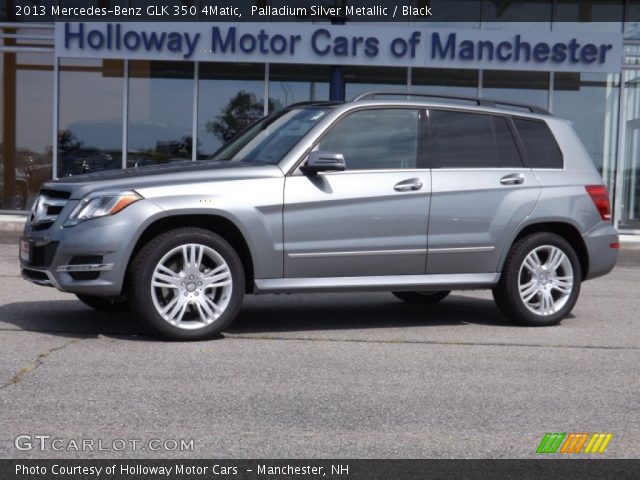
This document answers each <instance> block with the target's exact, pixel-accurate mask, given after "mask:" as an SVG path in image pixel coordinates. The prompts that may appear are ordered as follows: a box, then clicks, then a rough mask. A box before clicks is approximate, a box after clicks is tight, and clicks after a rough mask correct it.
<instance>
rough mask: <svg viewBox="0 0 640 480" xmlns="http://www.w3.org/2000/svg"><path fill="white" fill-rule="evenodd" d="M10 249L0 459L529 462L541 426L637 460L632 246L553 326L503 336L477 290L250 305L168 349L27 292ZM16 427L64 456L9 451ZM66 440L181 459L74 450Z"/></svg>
mask: <svg viewBox="0 0 640 480" xmlns="http://www.w3.org/2000/svg"><path fill="white" fill-rule="evenodd" d="M5 235H6V234H5ZM13 242H14V238H9V237H5V238H4V242H3V241H2V240H0V457H4V458H6V457H24V458H44V457H48V458H52V457H69V458H81V457H98V458H100V457H101V458H112V457H131V456H134V457H140V456H150V457H159V456H165V457H199V458H205V457H226V458H234V457H235V458H242V457H297V458H302V457H343V458H344V457H349V458H354V457H378V458H380V457H382V458H393V457H420V458H423V457H436V458H449V457H531V456H534V454H533V452H534V450H535V447H536V446H537V444H538V442H539V441H540V438H541V437H542V435H543V434H544V433H545V432H548V431H585V432H594V431H598V432H612V433H613V435H614V436H613V440H612V441H611V443H610V446H609V447H608V449H607V452H606V454H605V455H606V456H607V457H627V458H638V457H639V456H640V395H639V394H638V390H639V387H640V381H639V375H638V372H639V370H638V365H639V363H640V362H639V361H640V334H639V333H638V327H639V325H640V321H639V320H638V318H640V317H639V315H638V312H639V311H640V296H639V295H638V292H639V291H640V250H635V251H626V252H624V254H623V256H622V259H621V261H620V263H619V266H618V267H616V269H615V271H614V273H613V274H611V275H610V276H608V277H605V278H603V279H599V280H595V281H592V282H588V283H586V284H584V286H583V293H582V296H581V299H580V301H579V302H578V305H577V307H576V308H575V310H574V315H573V316H572V317H571V318H568V319H567V320H565V321H564V322H563V323H562V324H561V325H559V326H557V327H551V328H537V329H536V328H523V327H516V326H512V325H510V324H509V323H507V322H506V321H505V320H504V319H503V317H502V316H501V315H500V314H499V313H498V311H497V309H496V308H495V306H494V305H493V302H492V301H491V300H490V296H489V295H488V294H486V293H473V294H471V293H464V294H455V295H452V296H451V297H450V298H448V299H447V300H445V301H444V302H442V304H440V305H436V306H433V307H415V306H410V305H406V304H403V303H401V302H399V301H397V300H395V298H394V297H392V296H391V295H390V294H356V295H298V296H263V297H249V298H248V299H247V301H246V305H245V306H244V307H243V309H242V312H241V315H240V317H239V319H238V321H237V322H236V324H235V325H234V327H233V329H232V330H231V331H230V332H229V333H228V334H227V335H226V338H224V339H221V340H215V341H210V342H200V343H166V342H160V341H156V340H153V339H150V338H148V337H146V336H145V335H144V330H143V329H142V328H141V327H140V326H139V325H137V324H136V323H135V319H133V318H130V317H128V316H126V315H120V316H109V315H106V314H99V313H96V312H94V311H92V310H90V309H88V308H86V307H84V306H83V305H82V304H81V303H80V302H78V301H76V300H74V297H72V296H70V295H67V294H63V293H60V292H57V291H56V290H53V289H47V288H42V287H36V286H33V285H30V284H28V283H27V282H24V281H23V280H21V279H20V278H19V276H18V269H17V266H16V256H17V248H16V247H15V246H14V244H13ZM2 243H4V244H2ZM20 434H30V435H33V434H43V435H51V436H52V437H57V438H60V439H62V440H63V442H62V443H58V444H57V445H58V447H60V446H62V447H63V448H65V449H71V450H67V451H53V450H50V449H49V450H45V451H39V450H34V449H32V450H27V451H18V450H16V448H15V447H14V439H15V437H16V436H18V435H20ZM76 439H94V440H95V441H96V442H97V441H98V440H99V439H101V440H102V441H103V444H102V445H103V447H110V446H112V445H114V444H113V440H116V439H124V440H136V439H142V440H144V441H145V443H143V444H142V445H148V444H147V443H146V441H147V440H149V439H186V440H189V439H193V440H194V450H193V451H191V452H179V451H169V452H162V453H159V452H150V451H149V449H146V450H145V451H136V452H132V451H131V450H130V449H129V448H128V447H127V449H126V450H125V451H123V452H121V453H120V452H113V451H109V452H105V451H102V452H98V451H94V452H91V451H85V452H84V453H77V452H75V451H73V442H72V440H76ZM34 443H35V442H34ZM120 445H121V444H119V443H117V444H115V446H116V448H119V447H120ZM171 446H172V444H171V443H170V444H169V447H170V448H171ZM23 447H24V444H23Z"/></svg>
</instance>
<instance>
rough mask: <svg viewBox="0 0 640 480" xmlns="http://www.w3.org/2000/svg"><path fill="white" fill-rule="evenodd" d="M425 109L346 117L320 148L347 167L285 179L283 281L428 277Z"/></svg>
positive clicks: (365, 112) (372, 111)
mask: <svg viewBox="0 0 640 480" xmlns="http://www.w3.org/2000/svg"><path fill="white" fill-rule="evenodd" d="M423 126H424V111H423V110H419V109H415V108H374V109H362V110H357V111H355V112H351V113H348V114H347V115H346V116H345V117H343V118H342V119H340V120H338V121H337V122H336V124H335V125H333V127H332V128H331V129H330V130H329V131H328V132H327V134H326V135H325V136H323V137H322V138H321V139H320V141H319V143H318V145H316V148H318V149H320V150H323V151H327V152H332V153H341V154H342V155H344V158H345V162H346V170H345V171H342V172H325V173H319V174H317V175H313V176H310V175H304V174H302V173H301V172H300V171H299V170H297V171H296V172H295V173H293V174H292V175H291V176H288V177H287V178H286V180H285V195H284V240H285V245H284V247H285V261H284V271H285V277H351V276H373V275H409V274H423V273H424V270H425V262H426V246H427V222H428V218H429V197H430V186H431V179H430V177H429V171H428V170H427V169H426V168H424V165H420V164H419V162H418V158H419V156H420V154H419V151H420V145H419V143H420V142H419V140H420V139H421V138H422V136H421V135H420V130H421V129H422V128H423Z"/></svg>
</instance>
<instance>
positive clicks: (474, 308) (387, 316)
mask: <svg viewBox="0 0 640 480" xmlns="http://www.w3.org/2000/svg"><path fill="white" fill-rule="evenodd" d="M469 324H479V325H487V326H495V327H512V328H516V326H515V325H513V324H512V323H510V322H509V321H508V320H507V319H505V318H504V317H503V316H502V314H501V313H500V312H499V310H498V309H497V308H496V306H495V304H494V302H493V301H492V300H490V299H483V298H473V297H465V296H462V295H455V294H452V295H450V296H449V297H447V298H446V299H445V300H443V301H442V302H440V303H438V304H435V305H413V304H408V303H404V302H402V301H400V300H398V299H396V298H395V297H394V296H392V295H391V294H388V293H352V294H317V295H256V296H253V295H251V296H247V297H245V302H244V305H243V307H242V309H241V311H240V313H239V315H238V317H237V319H236V320H235V322H234V323H233V324H232V325H231V326H230V327H229V329H227V332H228V333H233V334H249V333H251V334H255V333H276V332H308V331H329V330H350V329H351V330H352V329H364V330H366V329H383V328H402V327H435V326H464V325H469ZM10 325H11V326H13V328H12V327H10ZM3 327H4V329H14V328H15V329H16V330H20V331H34V332H43V333H48V334H52V335H59V336H69V337H87V336H88V337H92V336H95V337H97V336H98V335H103V336H110V337H119V338H125V339H126V338H128V339H135V340H150V339H152V337H151V335H150V333H149V331H148V330H147V329H146V327H145V326H144V325H143V324H141V323H140V322H139V321H138V319H137V318H136V317H135V315H134V314H132V313H128V312H124V313H105V312H99V311H96V310H93V309H91V308H89V307H87V306H85V305H84V304H82V303H81V302H79V301H75V300H59V301H54V302H51V301H47V302H44V301H41V302H39V301H33V302H14V303H9V304H5V305H2V306H0V329H1V328H3Z"/></svg>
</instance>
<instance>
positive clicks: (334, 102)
mask: <svg viewBox="0 0 640 480" xmlns="http://www.w3.org/2000/svg"><path fill="white" fill-rule="evenodd" d="M340 103H344V102H339V101H337V100H305V101H304V102H296V103H292V104H291V105H287V106H286V107H284V108H286V109H290V108H297V107H304V106H306V105H318V106H329V105H338V104H340Z"/></svg>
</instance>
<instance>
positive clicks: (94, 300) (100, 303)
mask: <svg viewBox="0 0 640 480" xmlns="http://www.w3.org/2000/svg"><path fill="white" fill-rule="evenodd" d="M76 297H78V300H80V301H81V302H82V303H84V304H85V305H87V306H89V307H91V308H93V309H95V310H99V311H101V312H126V311H128V310H129V304H128V303H127V302H126V301H122V300H114V299H112V298H105V297H95V296H93V295H76Z"/></svg>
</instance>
